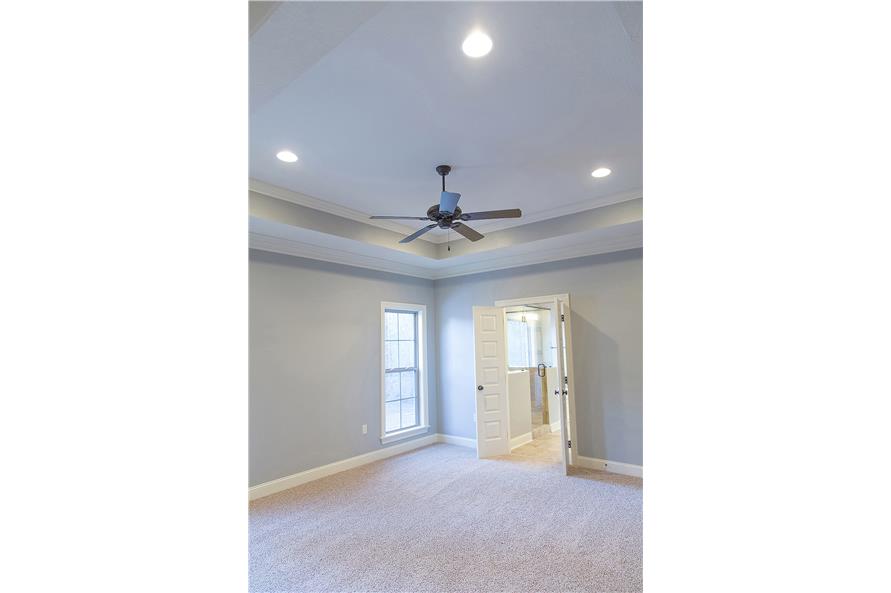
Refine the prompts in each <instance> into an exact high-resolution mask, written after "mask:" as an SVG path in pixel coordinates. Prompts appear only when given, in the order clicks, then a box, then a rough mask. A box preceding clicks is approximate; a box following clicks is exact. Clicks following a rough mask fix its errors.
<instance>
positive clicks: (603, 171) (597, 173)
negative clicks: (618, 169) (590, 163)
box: [591, 167, 612, 177]
mask: <svg viewBox="0 0 891 593" xmlns="http://www.w3.org/2000/svg"><path fill="white" fill-rule="evenodd" d="M610 173H612V171H610V170H609V169H607V168H606V167H600V168H599V169H594V170H593V171H591V177H606V176H607V175H609V174H610Z"/></svg>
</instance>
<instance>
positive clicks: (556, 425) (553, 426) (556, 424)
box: [551, 420, 560, 432]
mask: <svg viewBox="0 0 891 593" xmlns="http://www.w3.org/2000/svg"><path fill="white" fill-rule="evenodd" d="M551 432H560V421H559V420H557V421H556V422H551Z"/></svg>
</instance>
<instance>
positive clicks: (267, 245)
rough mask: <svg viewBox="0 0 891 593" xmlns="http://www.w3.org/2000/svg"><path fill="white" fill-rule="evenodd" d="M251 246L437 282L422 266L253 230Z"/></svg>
mask: <svg viewBox="0 0 891 593" xmlns="http://www.w3.org/2000/svg"><path fill="white" fill-rule="evenodd" d="M248 247H250V248H251V249H259V250H261V251H271V252H273V253H282V254H284V255H293V256H295V257H305V258H307V259H315V260H319V261H326V262H331V263H335V264H343V265H346V266H355V267H360V268H367V269H369V270H378V271H380V272H391V273H394V274H402V275H403V276H414V277H416V278H426V279H427V280H433V275H432V270H428V269H426V268H422V267H420V266H412V265H409V264H403V263H399V262H394V261H391V260H387V259H383V258H380V257H374V256H370V255H361V254H358V253H352V252H349V251H343V250H340V249H334V248H332V247H321V246H319V245H312V244H310V243H304V242H302V241H294V240H293V239H283V238H281V237H273V236H271V235H264V234H262V233H255V232H253V231H251V232H250V233H248Z"/></svg>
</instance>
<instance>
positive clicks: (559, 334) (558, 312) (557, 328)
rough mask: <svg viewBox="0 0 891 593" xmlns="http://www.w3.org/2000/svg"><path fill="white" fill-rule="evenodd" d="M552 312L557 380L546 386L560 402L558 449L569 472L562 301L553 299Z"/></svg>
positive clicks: (566, 471)
mask: <svg viewBox="0 0 891 593" xmlns="http://www.w3.org/2000/svg"><path fill="white" fill-rule="evenodd" d="M553 311H554V314H553V315H551V319H553V320H554V321H553V324H554V325H553V327H552V328H551V331H553V332H554V334H553V335H554V336H555V341H556V343H557V356H556V359H557V360H556V365H555V366H556V367H557V382H556V383H555V384H554V385H553V386H552V385H550V384H548V388H549V389H551V390H553V391H554V395H556V396H557V401H558V402H559V403H560V405H559V406H558V410H559V412H560V440H561V443H560V445H561V446H560V451H561V452H562V455H561V457H562V459H563V471H564V472H565V473H566V474H569V451H568V450H567V448H568V443H569V439H570V438H571V437H570V434H569V430H568V429H567V427H568V423H567V422H566V400H567V397H566V396H567V394H568V391H567V385H566V375H567V371H566V358H565V348H566V343H565V336H564V334H563V323H562V321H561V318H562V316H563V314H564V309H563V306H562V303H560V301H559V300H558V299H554V304H553Z"/></svg>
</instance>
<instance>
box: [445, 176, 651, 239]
mask: <svg viewBox="0 0 891 593" xmlns="http://www.w3.org/2000/svg"><path fill="white" fill-rule="evenodd" d="M641 198H643V190H640V189H635V190H631V191H626V192H620V193H617V194H610V195H608V196H602V197H599V198H591V199H590V200H582V201H581V202H574V203H572V204H567V205H565V206H560V207H558V208H549V209H548V210H544V211H542V212H538V213H536V214H524V215H523V217H522V218H507V219H496V220H489V221H485V222H486V223H487V224H485V225H483V224H480V223H482V222H483V221H480V223H477V224H478V225H479V228H480V229H481V232H482V231H486V232H487V233H493V232H495V231H501V230H504V229H509V228H513V227H517V226H522V225H525V224H532V223H533V222H541V221H543V220H550V219H552V218H559V217H561V216H567V215H569V214H577V213H578V212H584V211H586V210H594V209H595V208H603V207H604V206H612V205H613V204H620V203H622V202H630V201H631V200H639V199H641ZM471 222H473V221H471ZM438 242H439V243H444V242H445V241H438Z"/></svg>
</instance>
